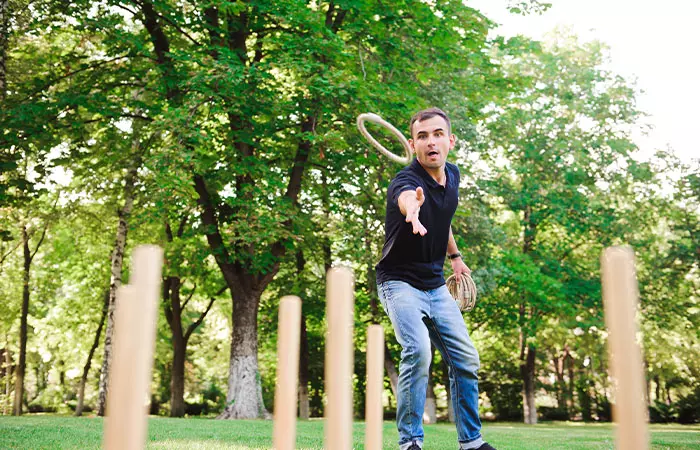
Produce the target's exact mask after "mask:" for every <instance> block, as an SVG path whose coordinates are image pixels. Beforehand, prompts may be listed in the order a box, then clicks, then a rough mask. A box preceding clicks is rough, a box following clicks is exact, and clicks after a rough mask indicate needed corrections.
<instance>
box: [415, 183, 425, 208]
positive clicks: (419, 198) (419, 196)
mask: <svg viewBox="0 0 700 450" xmlns="http://www.w3.org/2000/svg"><path fill="white" fill-rule="evenodd" d="M416 200H417V201H418V204H419V205H422V204H423V201H425V197H424V195H423V188H422V187H417V188H416Z"/></svg>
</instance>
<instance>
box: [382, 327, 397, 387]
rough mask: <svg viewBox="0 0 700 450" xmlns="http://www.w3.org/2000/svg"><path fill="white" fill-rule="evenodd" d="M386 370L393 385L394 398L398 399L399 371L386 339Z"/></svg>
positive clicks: (390, 383)
mask: <svg viewBox="0 0 700 450" xmlns="http://www.w3.org/2000/svg"><path fill="white" fill-rule="evenodd" d="M384 370H386V374H387V376H388V377H389V385H390V386H391V393H392V394H394V398H395V399H396V400H397V401H398V398H399V372H398V371H397V370H396V364H395V363H394V359H393V358H392V357H391V352H390V351H389V346H388V345H387V344H386V340H384Z"/></svg>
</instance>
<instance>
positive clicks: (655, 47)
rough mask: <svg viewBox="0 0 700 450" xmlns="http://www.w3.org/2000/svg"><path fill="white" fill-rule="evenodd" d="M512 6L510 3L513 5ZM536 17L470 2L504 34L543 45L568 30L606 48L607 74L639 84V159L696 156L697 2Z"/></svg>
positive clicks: (599, 2) (619, 0) (572, 6)
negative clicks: (668, 151)
mask: <svg viewBox="0 0 700 450" xmlns="http://www.w3.org/2000/svg"><path fill="white" fill-rule="evenodd" d="M513 3H515V2H513ZM549 3H552V7H551V8H550V9H549V10H548V11H547V12H546V13H544V14H543V15H542V16H537V15H529V16H519V15H515V14H511V13H509V12H508V10H507V8H506V6H507V4H508V1H507V0H468V4H469V6H471V7H473V8H476V9H478V10H479V11H481V12H482V13H484V15H486V16H487V17H489V18H490V19H491V20H493V21H495V22H497V23H499V24H500V25H501V26H500V27H499V28H498V30H496V33H498V34H499V35H503V36H512V35H516V34H523V35H526V36H530V37H533V38H536V39H542V38H543V37H544V35H545V34H546V33H548V32H549V31H552V30H553V29H554V28H555V27H557V26H568V27H571V28H572V29H573V31H574V32H575V33H576V34H577V35H578V36H579V37H580V38H581V39H583V40H585V41H589V40H593V39H597V40H600V41H602V42H604V43H606V44H608V46H610V56H611V64H610V68H611V69H612V70H613V71H614V72H616V73H618V74H620V75H623V76H625V77H626V78H628V79H635V78H636V80H637V86H638V87H639V88H640V89H642V90H643V91H644V93H643V94H641V95H640V97H639V98H638V106H639V108H640V109H641V110H642V111H645V112H646V113H648V114H650V117H648V118H647V122H648V123H650V124H651V125H653V126H654V129H653V131H652V132H651V133H650V134H649V135H648V136H641V135H640V136H637V137H636V142H637V145H639V147H640V149H641V150H642V153H643V154H646V155H650V154H653V152H654V150H655V149H659V148H666V147H667V146H669V147H671V148H672V149H673V151H674V152H675V153H676V154H677V155H678V156H679V157H680V158H681V159H682V160H683V161H685V162H690V160H691V158H693V159H698V158H700V134H699V133H698V132H697V130H698V129H700V25H698V24H699V23H700V1H698V0H666V1H663V2H661V1H658V0H549Z"/></svg>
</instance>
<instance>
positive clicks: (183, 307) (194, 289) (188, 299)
mask: <svg viewBox="0 0 700 450" xmlns="http://www.w3.org/2000/svg"><path fill="white" fill-rule="evenodd" d="M183 284H184V283H183ZM196 290H197V284H196V283H195V285H194V287H193V288H192V292H190V295H189V297H187V300H185V302H184V303H183V304H182V306H181V307H180V310H181V311H182V310H184V309H185V306H187V304H188V303H189V302H190V300H191V299H192V296H193V295H194V292H195V291H196Z"/></svg>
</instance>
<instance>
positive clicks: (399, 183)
mask: <svg viewBox="0 0 700 450" xmlns="http://www.w3.org/2000/svg"><path fill="white" fill-rule="evenodd" d="M419 186H422V184H421V182H420V180H419V179H418V177H416V176H415V175H413V174H411V173H408V172H404V171H402V172H399V174H398V175H397V176H396V178H394V179H393V180H392V182H391V184H390V185H389V189H388V192H387V195H388V198H389V201H390V202H391V203H393V204H394V205H396V206H398V204H399V196H400V195H401V193H402V192H405V191H415V190H416V188H418V187H419Z"/></svg>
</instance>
